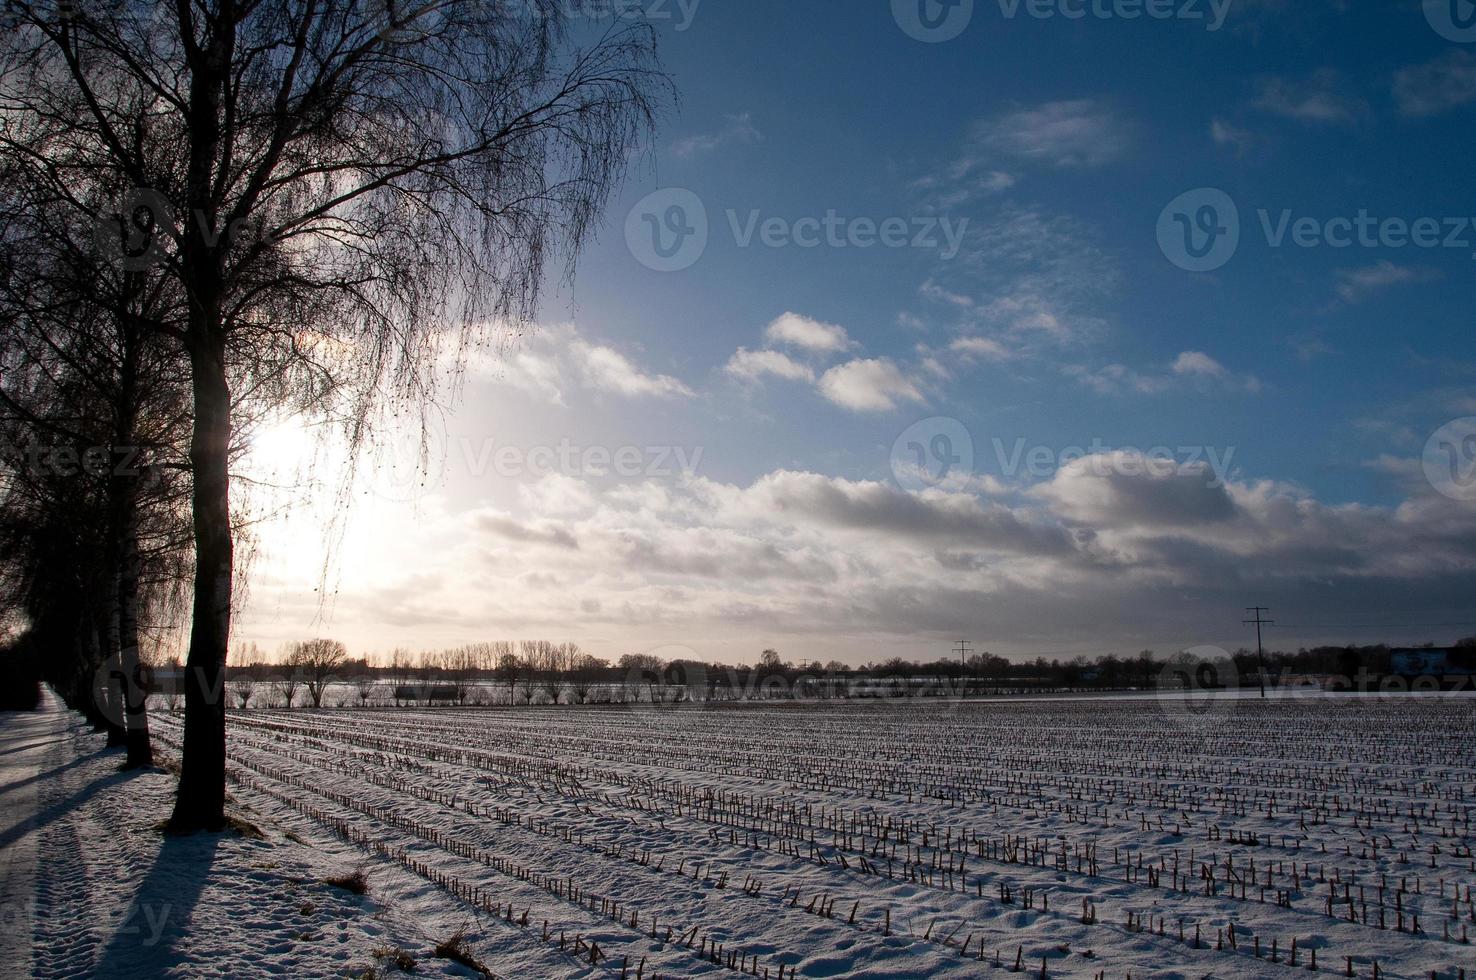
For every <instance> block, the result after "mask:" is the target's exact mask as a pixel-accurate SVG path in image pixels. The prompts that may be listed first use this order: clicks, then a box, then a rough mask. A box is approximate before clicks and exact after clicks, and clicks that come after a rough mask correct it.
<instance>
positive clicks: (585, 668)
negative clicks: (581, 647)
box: [569, 651, 610, 704]
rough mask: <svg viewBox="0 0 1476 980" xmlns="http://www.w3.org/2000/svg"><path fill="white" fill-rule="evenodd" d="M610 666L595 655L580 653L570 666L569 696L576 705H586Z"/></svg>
mask: <svg viewBox="0 0 1476 980" xmlns="http://www.w3.org/2000/svg"><path fill="white" fill-rule="evenodd" d="M609 666H610V665H609V664H608V663H606V662H605V661H604V660H601V659H600V658H599V657H596V656H594V655H593V654H588V653H584V652H582V651H578V652H576V653H575V654H574V657H573V659H572V661H571V663H570V665H569V695H570V696H571V697H572V698H573V699H574V703H575V704H585V703H587V702H588V701H589V699H590V694H591V693H592V692H593V691H594V690H595V688H596V686H597V685H598V684H599V682H600V678H601V677H602V676H603V675H604V673H605V671H606V670H607V669H608V668H609Z"/></svg>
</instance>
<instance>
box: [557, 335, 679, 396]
mask: <svg viewBox="0 0 1476 980" xmlns="http://www.w3.org/2000/svg"><path fill="white" fill-rule="evenodd" d="M571 353H572V354H573V356H574V359H575V362H576V363H577V364H578V365H579V368H580V371H581V373H582V375H583V377H584V381H585V383H586V384H587V385H588V386H589V387H590V388H592V389H594V390H595V391H605V392H610V393H612V394H617V395H625V396H626V397H628V398H690V397H691V396H692V389H691V388H688V387H687V386H686V385H685V384H683V383H682V382H680V381H678V380H677V379H676V378H673V377H671V376H670V375H666V374H646V373H644V372H642V371H641V369H640V368H638V367H636V366H635V365H634V364H632V363H631V361H630V359H629V358H627V357H626V356H625V355H624V354H621V353H620V352H619V351H617V350H615V349H614V348H613V347H602V346H599V345H597V344H589V343H585V342H584V341H577V342H576V343H575V344H574V345H573V348H572V350H571Z"/></svg>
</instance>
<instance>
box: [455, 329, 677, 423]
mask: <svg viewBox="0 0 1476 980" xmlns="http://www.w3.org/2000/svg"><path fill="white" fill-rule="evenodd" d="M470 368H471V370H472V371H473V372H474V374H475V376H476V377H477V378H479V379H482V380H486V381H491V382H494V383H499V384H505V385H508V386H510V387H513V388H517V389H519V390H522V391H526V392H528V393H530V394H532V395H534V396H536V397H538V398H540V399H542V400H544V401H547V402H550V403H551V404H555V405H565V404H567V402H568V398H569V395H570V392H571V391H574V390H578V389H583V390H586V391H594V392H601V393H605V394H613V395H620V396H623V397H626V398H688V397H691V396H692V395H693V392H692V389H691V388H689V387H687V385H686V384H685V383H683V382H682V381H680V380H678V379H677V378H674V377H672V376H670V375H666V374H653V373H649V372H647V371H644V370H643V369H641V368H640V367H639V366H638V365H636V364H635V362H634V361H632V360H631V359H630V358H629V357H628V356H626V355H625V354H622V353H621V352H619V351H617V350H616V349H615V348H613V347H609V346H606V345H603V344H595V343H591V342H590V341H588V340H585V339H584V338H583V337H582V336H581V335H580V333H579V330H578V329H577V328H576V327H574V326H573V325H571V324H564V325H560V326H552V327H543V328H540V329H538V330H536V331H533V332H531V333H529V334H528V335H527V336H524V337H522V338H520V339H519V340H518V341H517V342H516V343H514V344H510V345H508V346H507V347H506V348H504V349H503V350H502V351H501V352H500V353H490V352H489V353H486V354H482V355H479V356H478V357H476V358H474V359H473V362H472V364H471V365H470Z"/></svg>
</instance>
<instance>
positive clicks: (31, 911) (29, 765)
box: [0, 691, 69, 976]
mask: <svg viewBox="0 0 1476 980" xmlns="http://www.w3.org/2000/svg"><path fill="white" fill-rule="evenodd" d="M68 723H69V718H68V716H67V715H66V713H65V712H64V710H63V709H62V707H61V704H60V702H59V701H58V700H57V698H56V695H54V694H52V693H51V692H50V691H45V692H43V694H42V701H41V707H40V709H39V710H37V711H30V712H5V713H3V714H0V916H3V918H0V964H4V966H5V967H6V970H5V972H6V974H7V975H9V976H25V975H26V974H28V973H30V972H31V942H30V937H31V930H32V923H33V920H34V916H35V896H36V887H35V881H36V844H37V839H38V838H39V836H40V829H41V821H40V811H39V809H38V807H37V802H36V801H37V797H38V795H39V793H40V789H39V785H40V783H41V782H42V779H43V776H42V772H43V767H45V766H46V765H47V762H48V758H49V757H53V756H55V755H56V754H57V753H56V751H55V750H56V747H57V746H58V745H59V744H61V743H62V742H65V741H67V734H66V729H67V725H68Z"/></svg>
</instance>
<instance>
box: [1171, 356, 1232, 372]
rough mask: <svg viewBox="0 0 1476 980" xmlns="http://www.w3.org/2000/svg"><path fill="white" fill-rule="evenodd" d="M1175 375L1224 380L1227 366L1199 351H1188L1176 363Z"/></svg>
mask: <svg viewBox="0 0 1476 980" xmlns="http://www.w3.org/2000/svg"><path fill="white" fill-rule="evenodd" d="M1173 370H1174V373H1175V374H1188V375H1201V376H1203V377H1206V378H1223V377H1224V376H1225V375H1226V373H1227V372H1226V370H1225V365H1223V364H1221V363H1220V362H1219V361H1217V360H1215V359H1214V358H1213V357H1210V356H1209V355H1208V354H1206V353H1204V352H1202V351H1197V350H1186V351H1184V353H1182V354H1180V355H1179V356H1178V359H1177V360H1175V361H1174V368H1173Z"/></svg>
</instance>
